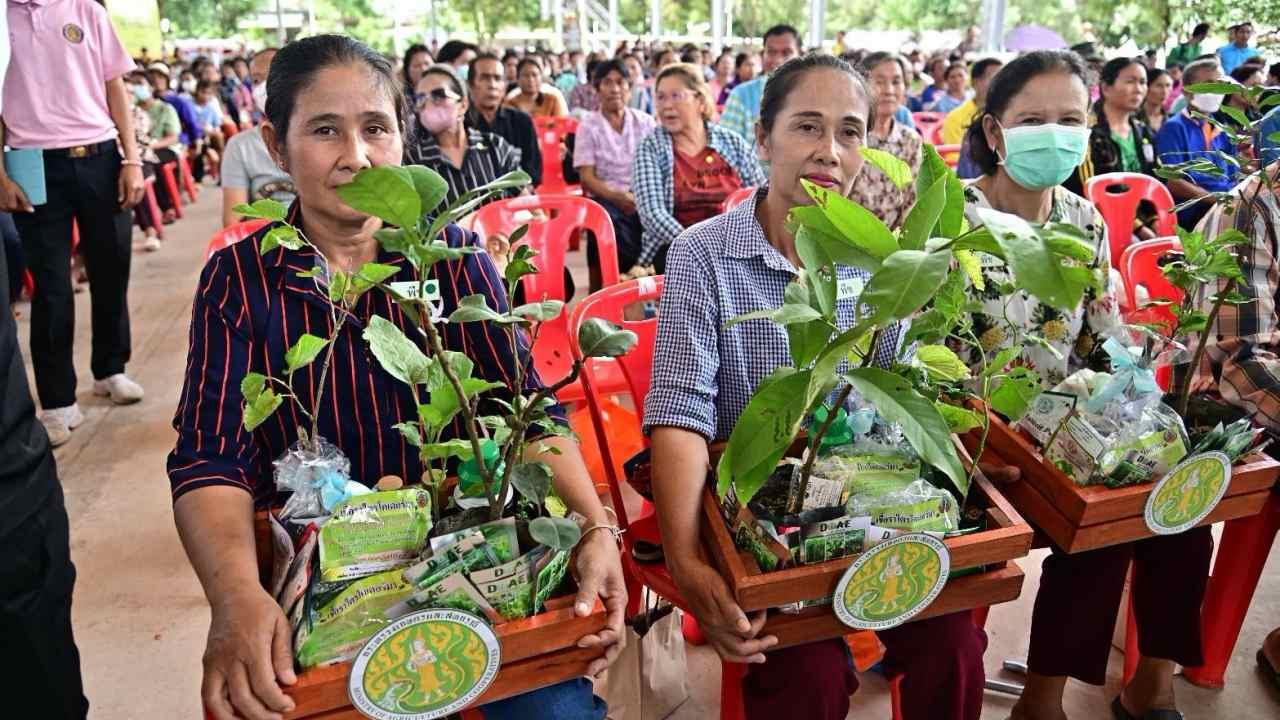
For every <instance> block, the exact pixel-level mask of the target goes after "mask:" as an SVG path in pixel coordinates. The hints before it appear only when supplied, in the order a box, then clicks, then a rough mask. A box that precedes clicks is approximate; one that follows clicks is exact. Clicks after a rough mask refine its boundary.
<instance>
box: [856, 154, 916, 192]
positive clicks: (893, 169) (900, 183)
mask: <svg viewBox="0 0 1280 720" xmlns="http://www.w3.org/2000/svg"><path fill="white" fill-rule="evenodd" d="M858 150H859V151H860V152H861V153H862V157H863V158H864V159H865V160H866V161H867V163H868V164H870V165H873V166H874V167H875V168H876V169H877V170H879V171H880V172H882V173H884V175H885V177H887V178H889V182H891V183H893V184H894V187H897V188H899V189H901V188H904V187H906V186H907V185H908V184H910V183H911V166H910V165H907V164H906V163H905V162H903V161H902V160H901V159H900V158H899V157H898V156H896V155H894V154H892V153H887V152H885V151H884V150H877V149H875V148H873V147H868V146H866V145H863V146H861V147H859V148H858Z"/></svg>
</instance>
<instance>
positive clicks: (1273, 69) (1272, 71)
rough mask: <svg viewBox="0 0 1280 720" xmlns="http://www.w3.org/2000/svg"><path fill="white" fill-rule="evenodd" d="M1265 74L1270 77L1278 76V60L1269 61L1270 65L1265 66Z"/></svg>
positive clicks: (1279, 70) (1279, 73)
mask: <svg viewBox="0 0 1280 720" xmlns="http://www.w3.org/2000/svg"><path fill="white" fill-rule="evenodd" d="M1267 75H1269V76H1270V77H1280V62H1274V63H1271V66H1270V67H1268V68H1267Z"/></svg>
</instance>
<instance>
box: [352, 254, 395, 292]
mask: <svg viewBox="0 0 1280 720" xmlns="http://www.w3.org/2000/svg"><path fill="white" fill-rule="evenodd" d="M398 272H400V268H399V267H398V266H396V265H387V264H384V263H376V262H367V263H365V264H363V265H361V266H360V269H359V270H358V271H356V274H355V276H354V277H352V278H351V288H352V290H354V291H355V293H356V294H357V295H360V294H363V293H364V292H366V291H367V290H369V289H370V288H372V287H373V286H375V285H377V284H378V283H382V282H386V281H387V280H389V279H390V278H391V277H392V276H394V275H395V274H396V273H398Z"/></svg>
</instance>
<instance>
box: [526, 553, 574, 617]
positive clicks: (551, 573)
mask: <svg viewBox="0 0 1280 720" xmlns="http://www.w3.org/2000/svg"><path fill="white" fill-rule="evenodd" d="M568 571H569V551H568V550H555V551H551V552H547V553H545V554H544V555H543V556H542V557H541V558H540V559H539V560H538V563H537V566H536V569H535V571H534V572H535V574H536V580H535V582H534V596H533V612H535V613H538V612H542V608H543V607H545V606H546V604H547V598H550V597H551V593H553V592H555V591H556V588H558V587H560V583H561V582H563V581H564V574H565V573H566V572H568Z"/></svg>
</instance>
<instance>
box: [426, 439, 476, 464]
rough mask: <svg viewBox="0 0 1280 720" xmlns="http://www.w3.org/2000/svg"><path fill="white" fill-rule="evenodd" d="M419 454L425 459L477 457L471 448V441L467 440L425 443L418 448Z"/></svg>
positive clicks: (465, 458) (468, 458)
mask: <svg viewBox="0 0 1280 720" xmlns="http://www.w3.org/2000/svg"><path fill="white" fill-rule="evenodd" d="M418 454H419V456H420V457H421V458H422V459H423V460H444V459H447V458H451V457H456V458H461V459H462V460H470V459H471V458H473V457H475V451H474V450H473V449H472V448H471V443H470V442H469V441H467V440H446V441H445V442H438V443H424V444H423V445H422V447H421V448H419V449H418Z"/></svg>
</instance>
